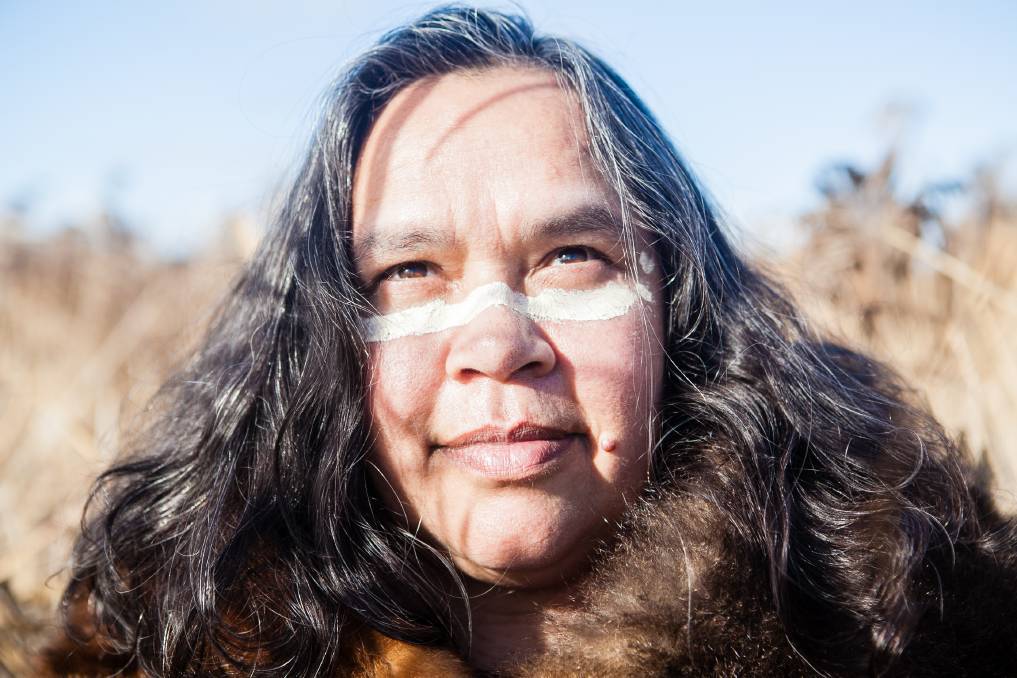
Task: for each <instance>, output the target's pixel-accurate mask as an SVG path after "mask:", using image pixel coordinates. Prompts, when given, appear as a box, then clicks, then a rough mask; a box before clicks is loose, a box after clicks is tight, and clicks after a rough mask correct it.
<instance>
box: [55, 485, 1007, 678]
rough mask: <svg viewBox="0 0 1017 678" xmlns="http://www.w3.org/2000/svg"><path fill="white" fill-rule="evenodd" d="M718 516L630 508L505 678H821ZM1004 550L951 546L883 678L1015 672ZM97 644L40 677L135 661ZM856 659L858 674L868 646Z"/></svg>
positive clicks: (428, 664)
mask: <svg viewBox="0 0 1017 678" xmlns="http://www.w3.org/2000/svg"><path fill="white" fill-rule="evenodd" d="M985 511H986V515H985V516H982V520H992V521H996V523H997V526H998V527H997V529H996V530H995V531H994V532H993V534H994V535H995V537H996V538H998V539H1000V540H1004V541H1008V542H1009V543H1010V544H1013V543H1014V542H1015V537H1017V529H1015V527H1014V524H1013V522H1012V521H1006V520H1003V519H1002V518H1000V517H999V516H998V515H996V514H995V513H994V511H992V509H991V508H989V507H987V508H986V509H985ZM723 515H724V512H723V511H721V510H718V509H717V506H716V504H715V503H714V502H706V501H704V500H703V499H701V498H694V497H693V496H692V495H682V494H680V493H668V494H664V495H662V496H660V497H657V498H656V499H655V500H648V501H646V502H644V503H642V504H641V505H639V506H638V507H637V508H636V509H634V510H633V511H632V512H631V513H630V516H629V520H628V522H627V523H626V524H625V525H624V526H622V530H621V535H622V536H621V537H620V538H619V540H618V541H617V543H616V544H614V545H613V546H611V547H610V548H605V549H604V551H603V552H602V553H601V554H599V556H598V562H597V564H596V565H595V567H594V568H593V570H592V572H591V573H590V575H589V576H588V577H587V579H586V581H585V583H584V584H583V586H582V587H581V588H580V589H579V593H578V595H577V600H576V603H577V604H576V606H575V607H574V608H571V609H569V610H568V611H556V612H553V613H549V614H548V615H547V616H546V622H545V623H546V625H547V634H546V637H547V638H548V641H547V646H546V647H544V648H541V650H540V651H539V652H537V653H536V654H535V655H533V656H530V657H528V658H525V659H522V660H520V661H519V662H518V663H516V664H515V665H513V666H511V667H507V669H506V670H505V671H504V674H505V675H519V676H592V675H596V676H748V675H752V676H812V675H822V674H821V673H820V672H819V671H818V670H817V669H816V668H814V667H813V665H812V662H810V661H809V660H807V659H806V658H805V657H803V656H802V655H801V654H800V653H799V650H798V649H797V648H796V645H795V643H794V641H793V640H792V635H793V634H789V633H788V632H787V631H786V628H785V625H784V624H783V623H782V621H781V619H780V617H779V615H778V613H777V611H776V610H775V609H774V606H773V604H772V600H773V598H772V596H771V593H770V584H769V582H768V579H767V576H766V569H765V561H764V559H763V557H762V556H761V554H755V553H754V549H753V548H752V547H751V546H750V545H749V544H747V543H745V542H744V541H742V540H741V539H740V538H739V537H738V535H737V534H735V533H734V532H733V531H732V529H731V528H730V526H729V525H728V524H726V523H725V522H724V520H723ZM997 552H998V550H997ZM1009 553H1010V557H1009V558H1008V559H1003V560H1000V559H999V558H998V557H997V558H995V559H992V560H990V559H987V558H983V557H981V556H980V555H979V548H978V545H977V544H975V545H956V547H955V551H954V554H953V558H952V560H953V566H952V567H950V568H943V569H941V571H939V572H938V576H939V581H941V589H940V588H939V587H936V589H935V590H934V591H932V592H931V594H930V595H933V596H934V597H935V598H936V600H935V604H933V605H930V606H929V608H928V611H927V612H926V613H925V615H924V616H923V617H922V619H921V622H920V624H919V625H918V627H917V628H916V629H915V631H914V634H913V635H912V637H911V639H910V642H909V643H908V645H907V647H906V649H905V651H904V652H903V654H902V656H901V658H900V659H899V660H897V661H896V662H894V663H893V664H892V665H891V666H890V667H888V669H887V670H886V671H885V672H884V673H883V675H891V676H896V675H907V676H940V675H942V676H964V675H970V676H1005V675H1017V555H1015V552H1014V550H1013V549H1010V550H1009ZM878 584H879V583H878V581H873V586H878ZM73 612H74V610H71V613H72V617H73ZM72 621H73V618H72ZM820 626H821V624H820ZM92 631H93V632H94V629H92ZM815 631H816V632H817V633H822V632H823V629H822V628H817V629H815ZM346 647H347V648H348V651H347V652H346V653H345V656H344V662H343V664H342V666H341V667H340V668H338V670H337V671H336V673H338V674H341V675H354V676H362V677H378V678H380V677H390V678H394V677H397V676H399V677H401V676H431V675H433V676H469V675H473V674H472V672H471V671H470V670H469V668H468V666H467V664H466V662H465V661H464V660H463V659H462V658H460V657H459V656H457V655H456V654H455V653H453V652H452V651H451V650H447V649H442V648H431V647H423V646H416V645H410V644H408V643H403V642H400V641H396V640H392V639H390V638H386V637H384V636H381V635H380V634H378V633H376V632H373V631H369V630H362V631H360V632H357V633H353V634H351V636H350V637H349V638H347V639H346ZM100 648H101V637H100V636H99V635H98V634H97V635H95V636H93V637H92V639H91V641H90V642H88V643H87V644H83V645H82V644H77V643H75V642H72V641H70V640H69V639H67V638H62V639H61V640H59V641H58V642H56V643H54V644H53V645H51V646H50V648H49V649H48V650H47V652H46V654H45V657H44V661H45V665H46V666H45V669H46V672H47V674H48V675H81V676H94V675H109V674H110V673H112V672H114V671H117V670H119V669H123V668H124V667H125V666H127V667H130V666H131V661H130V659H125V658H124V657H112V656H109V655H103V654H102V651H101V649H100ZM857 653H858V655H859V656H858V661H859V665H860V666H863V665H864V664H865V657H864V654H865V649H864V647H861V648H858V649H857ZM813 659H815V658H813ZM206 668H207V669H208V672H209V673H211V674H219V675H243V674H241V673H234V672H233V671H231V670H230V669H229V668H227V667H225V666H223V665H221V664H220V665H219V666H217V667H215V668H212V667H210V666H209V667H206ZM868 673H869V672H867V671H840V672H836V673H834V674H832V675H867V674H868ZM121 675H139V674H138V673H137V672H134V673H133V674H132V673H131V672H130V670H128V672H127V673H125V674H121Z"/></svg>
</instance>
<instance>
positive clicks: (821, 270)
mask: <svg viewBox="0 0 1017 678" xmlns="http://www.w3.org/2000/svg"><path fill="white" fill-rule="evenodd" d="M893 161H894V157H893V155H892V154H891V155H889V156H888V157H887V160H886V162H885V163H884V164H883V166H882V167H880V168H879V169H877V170H876V171H874V172H871V173H861V172H857V171H855V170H845V171H842V172H840V173H839V174H837V175H835V176H832V179H835V180H832V181H831V182H830V184H829V187H828V189H829V190H828V191H827V201H826V204H825V205H824V206H823V208H822V209H821V210H819V211H817V212H815V213H813V214H809V215H806V216H805V217H803V219H802V225H803V228H806V229H807V231H808V239H807V240H808V242H807V244H806V246H805V247H804V248H803V249H802V250H801V251H800V252H797V253H795V254H793V255H790V256H788V257H787V259H786V260H784V261H781V262H777V264H776V265H775V266H774V265H773V264H771V268H774V267H775V268H776V269H777V270H778V271H779V272H780V274H781V275H782V277H784V278H785V280H787V281H789V282H790V285H791V287H792V289H793V290H795V291H796V294H797V296H798V298H799V300H800V301H801V303H802V304H803V305H804V306H805V307H806V308H807V309H808V312H809V313H810V315H811V316H812V317H813V318H815V319H816V321H817V322H818V323H819V324H820V325H821V326H823V327H825V328H827V329H828V330H829V331H832V332H833V333H835V334H837V335H839V336H840V337H842V338H844V339H845V340H847V341H849V342H850V343H852V344H854V345H857V346H860V347H862V348H864V349H866V350H868V351H870V352H872V353H873V354H875V355H877V356H878V357H881V358H883V359H884V360H886V361H888V362H890V363H891V364H893V365H894V366H895V367H896V368H897V369H898V370H899V371H900V372H901V373H902V374H903V375H904V376H905V377H906V378H907V379H909V380H910V381H911V382H912V383H913V384H915V385H916V386H917V387H918V389H919V391H920V392H921V393H923V394H924V396H925V397H926V398H927V399H928V401H929V403H930V404H931V406H932V408H933V409H934V411H935V412H936V414H937V415H938V416H939V417H940V419H941V420H942V421H943V422H944V424H945V425H946V426H947V427H948V428H949V429H950V431H951V432H952V433H953V434H954V435H956V436H958V437H959V438H961V439H962V440H963V441H964V442H965V443H966V445H967V446H968V447H969V449H970V450H971V451H972V453H973V454H974V455H976V456H977V457H979V458H982V459H984V460H985V461H986V463H988V465H989V466H991V468H992V469H993V470H994V471H995V473H996V476H997V478H998V486H999V488H1000V500H1001V503H1002V504H1004V505H1005V506H1006V507H1008V508H1010V509H1014V508H1015V507H1017V502H1014V500H1013V497H1014V491H1015V490H1017V448H1015V446H1014V443H1013V442H1012V441H1014V440H1017V417H1014V416H1013V413H1014V412H1015V411H1017V342H1015V341H1014V339H1013V337H1014V335H1015V334H1017V273H1015V268H1017V266H1015V264H1017V213H1015V210H1014V208H1013V206H1012V205H1007V204H1006V203H1005V202H1004V201H1002V200H1001V199H1000V198H999V196H998V195H996V193H995V192H994V191H993V190H992V184H991V181H989V180H988V179H989V175H984V176H981V177H976V178H975V179H974V180H972V182H969V184H968V186H967V187H966V188H965V189H964V190H963V193H964V196H965V198H966V201H967V203H968V205H969V208H968V209H967V211H966V213H965V214H964V215H963V216H961V217H959V218H955V219H953V220H947V219H945V218H944V217H943V216H942V215H941V214H939V212H938V211H937V209H935V206H936V202H935V197H936V194H935V193H934V192H929V193H925V194H923V195H919V196H914V197H912V198H909V199H902V198H901V197H900V196H897V195H895V194H894V191H893V186H892V176H893ZM234 235H235V233H234ZM248 240H249V238H246V237H245V238H242V239H240V240H238V239H237V238H236V237H224V238H223V239H222V242H221V243H220V245H218V246H216V247H213V248H210V250H209V251H207V252H205V253H202V254H201V255H199V256H196V257H194V258H192V259H189V260H186V261H180V262H176V263H172V262H167V261H164V260H160V259H158V258H155V257H152V256H147V255H145V254H144V253H143V252H142V251H140V250H139V248H138V247H137V246H136V245H135V244H134V243H132V242H131V241H130V239H129V238H126V237H125V236H124V235H123V234H122V233H120V232H118V231H117V230H116V229H115V228H112V227H111V226H110V225H109V224H108V223H107V222H104V221H103V220H99V221H98V222H97V223H96V224H92V225H91V226H90V227H89V229H88V230H87V231H85V232H82V231H68V232H64V233H61V234H59V235H56V236H52V237H49V238H46V239H44V240H36V241H30V240H28V239H26V238H24V237H21V236H19V235H18V234H17V223H16V220H14V219H8V221H7V223H6V224H4V223H0V515H2V516H3V518H4V519H3V521H2V522H0V675H4V674H5V672H10V673H13V674H15V675H22V674H27V673H28V668H27V665H26V664H25V663H24V662H25V656H26V650H27V649H29V648H30V647H31V645H32V644H33V643H34V642H36V639H37V638H39V637H40V634H41V633H44V632H45V630H46V628H47V627H49V626H51V625H52V624H53V622H52V610H53V608H54V605H55V603H56V601H57V599H58V597H59V593H60V591H61V589H62V587H63V585H64V583H65V567H66V564H67V558H68V554H69V550H70V546H71V542H72V539H73V537H74V535H75V532H76V530H77V525H78V520H79V517H80V513H81V508H82V503H83V501H84V498H85V495H86V492H87V489H88V486H89V483H90V481H91V480H92V478H94V476H95V475H96V474H97V473H98V472H99V471H100V470H101V469H102V468H103V467H105V466H106V465H107V464H108V463H109V461H110V460H111V458H112V456H113V454H114V451H115V450H116V449H117V441H118V439H119V437H120V435H121V433H122V432H123V431H124V430H125V429H126V428H127V427H128V424H129V422H130V421H131V418H132V417H133V416H134V415H135V414H136V413H138V411H139V409H140V408H141V407H143V405H144V403H145V402H146V400H147V399H148V397H149V396H150V395H151V394H152V393H153V392H154V390H155V388H156V387H157V385H158V384H159V382H160V380H161V379H162V378H163V377H164V376H165V375H166V374H167V372H168V371H169V370H170V369H171V367H172V365H173V364H174V363H175V361H177V360H179V359H181V358H182V357H183V356H184V355H185V354H186V351H187V347H188V346H190V345H191V343H192V342H193V341H194V339H195V337H196V336H197V334H198V332H199V331H200V329H201V327H202V326H203V324H204V322H205V321H206V320H207V317H208V314H209V313H210V311H211V309H212V307H213V305H214V303H215V302H216V301H217V300H218V299H219V297H220V296H221V295H222V293H223V292H224V291H225V289H226V287H227V285H228V282H229V280H230V278H231V277H232V275H233V274H234V272H235V270H236V267H237V266H238V264H239V261H240V260H241V259H242V256H241V255H242V252H243V250H246V249H248V247H249V243H248ZM238 243H239V244H238Z"/></svg>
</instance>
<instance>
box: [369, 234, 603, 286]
mask: <svg viewBox="0 0 1017 678" xmlns="http://www.w3.org/2000/svg"><path fill="white" fill-rule="evenodd" d="M567 250H582V251H583V252H585V253H586V255H587V261H602V262H605V263H608V264H610V263H613V262H612V261H611V259H609V258H608V257H607V255H605V254H604V253H603V252H601V251H600V250H598V249H596V248H594V247H590V246H589V245H565V246H563V247H558V248H556V249H554V250H553V251H551V252H550V253H549V254H548V255H547V256H546V257H544V260H543V261H544V262H548V265H550V263H553V260H554V259H555V258H556V257H558V256H559V255H561V253H562V252H565V251H567ZM576 263H585V262H576ZM416 265H422V266H424V267H425V268H426V269H427V271H428V272H430V271H432V270H434V268H435V266H434V264H431V263H429V262H427V261H418V260H414V261H402V262H399V263H398V264H396V265H394V266H390V267H388V268H387V269H385V270H384V271H382V272H381V273H379V274H378V275H377V276H376V277H375V278H374V281H373V282H372V283H371V286H370V290H374V289H377V287H378V285H380V284H381V283H383V282H385V281H386V280H397V279H398V278H396V273H397V272H398V270H399V269H401V268H408V267H410V266H416ZM412 277H424V276H412Z"/></svg>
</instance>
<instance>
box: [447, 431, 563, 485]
mask: <svg viewBox="0 0 1017 678" xmlns="http://www.w3.org/2000/svg"><path fill="white" fill-rule="evenodd" d="M579 444H581V435H580V434H578V433H572V432H569V431H566V430H564V429H561V428H557V427H549V426H541V425H537V424H532V423H529V422H523V423H521V424H518V425H516V426H513V427H511V428H507V429H506V428H498V427H494V426H484V427H481V428H477V429H474V430H472V431H467V432H466V433H463V434H461V435H459V436H456V437H455V438H452V439H451V440H448V441H447V442H444V443H443V444H440V445H438V446H436V447H435V449H434V452H435V453H436V454H439V455H441V456H442V457H443V458H444V459H446V460H448V461H450V462H452V463H453V464H455V465H456V466H460V467H462V468H464V469H466V470H468V471H472V472H474V473H477V474H479V475H481V476H484V477H486V478H489V479H493V480H505V481H511V480H525V479H532V478H534V477H535V476H539V475H545V474H548V473H551V472H553V470H554V469H555V468H556V467H557V466H558V465H559V463H560V462H561V460H562V458H563V457H564V456H565V455H566V454H567V453H568V452H569V451H570V450H571V449H572V448H573V447H575V446H577V445H579Z"/></svg>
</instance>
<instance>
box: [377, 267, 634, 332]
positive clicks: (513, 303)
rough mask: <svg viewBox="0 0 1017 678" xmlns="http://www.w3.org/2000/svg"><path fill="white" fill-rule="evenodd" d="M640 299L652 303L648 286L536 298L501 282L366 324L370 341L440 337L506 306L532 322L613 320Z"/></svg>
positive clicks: (564, 292)
mask: <svg viewBox="0 0 1017 678" xmlns="http://www.w3.org/2000/svg"><path fill="white" fill-rule="evenodd" d="M639 299H644V300H646V301H652V300H653V295H652V294H651V293H650V291H649V290H648V289H646V287H645V286H643V285H641V284H638V283H637V284H636V285H635V286H634V287H629V286H628V285H625V284H622V283H618V282H612V283H608V284H606V285H603V286H602V287H598V288H596V289H591V290H561V289H547V290H544V291H542V292H541V293H540V294H538V295H537V296H535V297H528V296H526V295H525V294H521V293H519V292H515V291H513V290H512V288H510V287H509V286H508V285H506V284H505V283H503V282H493V283H488V284H487V285H482V286H480V287H477V288H476V289H474V290H473V291H472V292H470V293H469V295H467V297H466V298H465V299H463V300H462V301H461V302H459V303H457V304H449V303H446V302H445V301H444V300H442V299H435V300H434V301H430V302H428V303H426V304H423V305H421V306H415V307H413V308H408V309H405V310H402V311H396V312H394V313H389V314H386V315H377V316H370V317H367V318H364V319H363V323H364V338H365V339H366V340H367V341H368V342H379V341H391V340H392V339H399V338H400V337H408V336H417V335H422V334H431V333H432V332H441V331H442V330H447V329H451V328H453V327H461V326H463V325H466V324H468V323H469V322H471V321H472V320H473V319H474V318H476V317H477V316H478V315H480V314H481V313H483V312H484V311H486V310H487V309H489V308H491V307H493V306H505V307H507V308H509V309H510V310H512V311H514V312H516V313H518V314H520V315H522V316H525V317H528V318H531V319H533V320H552V321H590V320H609V319H611V318H616V317H618V316H620V315H623V314H625V313H627V312H628V310H629V309H630V308H631V307H632V305H633V304H635V303H636V302H637V301H638V300H639Z"/></svg>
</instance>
